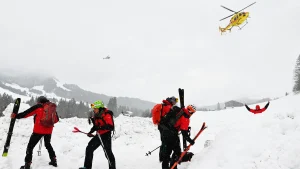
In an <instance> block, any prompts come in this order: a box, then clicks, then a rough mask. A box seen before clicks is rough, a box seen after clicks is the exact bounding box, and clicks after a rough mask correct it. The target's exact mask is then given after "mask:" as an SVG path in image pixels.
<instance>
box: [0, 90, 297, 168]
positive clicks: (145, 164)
mask: <svg viewBox="0 0 300 169" xmlns="http://www.w3.org/2000/svg"><path fill="white" fill-rule="evenodd" d="M299 100H300V95H296V96H287V97H284V98H281V99H279V100H276V101H272V102H271V104H270V107H269V108H268V110H267V111H266V112H264V113H263V114H257V115H254V114H251V113H249V112H248V111H246V109H245V108H243V107H242V108H234V109H228V110H222V111H214V112H197V113H196V114H195V115H193V117H192V119H191V126H192V133H191V134H192V136H194V135H195V134H196V132H197V130H198V129H199V128H200V127H201V124H202V122H203V121H205V122H206V123H207V125H208V128H207V130H206V131H204V132H203V134H202V135H201V136H200V137H199V138H198V140H197V141H196V144H195V145H194V146H192V148H191V151H192V152H194V153H195V156H194V158H193V160H192V162H190V163H183V164H181V165H179V169H199V168H203V169H205V168H207V169H208V168H209V169H221V168H222V169H241V168H242V169H254V168H257V169H298V168H300V161H299V157H300V146H299V142H300V127H299V124H300V104H299ZM264 104H265V103H262V104H260V105H261V106H263V105H264ZM28 107H29V106H28V105H26V104H22V105H21V108H20V109H21V111H22V110H25V109H26V108H28ZM11 110H12V104H11V105H9V106H8V108H7V109H6V111H5V112H4V114H6V116H5V117H2V118H0V134H1V135H2V136H3V137H1V140H0V147H1V151H2V150H3V145H4V142H5V139H6V132H7V130H8V124H9V121H10V119H9V114H10V112H11ZM115 125H116V134H115V136H114V139H113V152H114V154H115V157H116V163H117V168H119V169H120V168H121V169H141V168H143V169H153V168H157V169H158V168H161V167H160V166H161V164H160V163H159V162H158V151H155V152H154V153H153V154H152V155H151V156H145V153H146V152H148V151H149V150H152V149H154V148H156V147H157V146H159V145H160V139H159V134H158V131H157V130H156V127H155V126H153V125H152V123H151V119H149V118H148V119H147V118H138V117H126V116H120V117H118V118H116V119H115ZM74 126H77V127H78V128H79V129H81V130H82V131H89V129H90V127H91V126H89V125H88V123H87V120H86V119H77V118H72V119H63V120H61V122H59V123H58V124H57V125H56V127H55V129H54V134H53V137H52V143H53V147H54V149H55V151H56V154H57V158H58V165H59V166H58V167H57V168H58V169H59V168H61V169H76V168H78V167H80V166H82V165H83V161H84V154H85V147H86V145H87V143H88V141H89V140H90V138H88V137H86V136H85V135H84V134H81V133H72V130H73V127H74ZM32 127H33V123H32V118H28V119H21V120H18V121H17V122H16V126H15V130H14V135H13V139H12V143H11V148H10V150H9V155H8V157H6V158H0V169H16V168H19V167H20V166H21V165H23V163H24V162H23V161H24V157H25V151H26V145H27V143H28V140H29V136H30V134H31V132H32ZM206 140H213V142H212V144H211V145H210V146H209V147H207V148H204V146H203V145H204V143H205V141H206ZM37 149H38V146H36V148H35V149H34V155H33V164H32V167H33V169H51V168H53V167H51V166H48V162H49V159H48V158H49V157H48V154H47V152H46V149H45V148H44V147H43V149H42V156H37ZM93 164H94V169H108V164H107V160H106V158H105V156H104V153H103V150H102V148H101V147H99V148H98V149H97V150H96V151H95V152H94V161H93Z"/></svg>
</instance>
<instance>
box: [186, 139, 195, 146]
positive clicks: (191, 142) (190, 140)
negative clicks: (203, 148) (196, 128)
mask: <svg viewBox="0 0 300 169" xmlns="http://www.w3.org/2000/svg"><path fill="white" fill-rule="evenodd" d="M187 141H188V142H189V143H190V144H191V145H194V144H195V141H194V140H192V139H189V140H187Z"/></svg>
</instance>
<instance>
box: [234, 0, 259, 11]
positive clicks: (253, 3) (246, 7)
mask: <svg viewBox="0 0 300 169" xmlns="http://www.w3.org/2000/svg"><path fill="white" fill-rule="evenodd" d="M255 3H256V2H253V3H252V4H250V5H248V6H246V7H245V8H243V9H241V10H239V11H238V12H241V11H242V10H244V9H246V8H248V7H249V6H251V5H253V4H255Z"/></svg>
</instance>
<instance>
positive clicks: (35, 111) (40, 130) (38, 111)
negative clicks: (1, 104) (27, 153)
mask: <svg viewBox="0 0 300 169" xmlns="http://www.w3.org/2000/svg"><path fill="white" fill-rule="evenodd" d="M43 113H44V108H43V105H42V104H36V105H34V106H32V107H30V108H29V109H27V110H25V111H24V112H22V113H18V114H17V115H16V118H17V119H21V118H27V117H30V116H34V127H33V133H36V134H52V131H53V127H44V126H42V125H41V123H40V121H41V118H42V117H43ZM56 116H57V114H56ZM57 119H58V116H57Z"/></svg>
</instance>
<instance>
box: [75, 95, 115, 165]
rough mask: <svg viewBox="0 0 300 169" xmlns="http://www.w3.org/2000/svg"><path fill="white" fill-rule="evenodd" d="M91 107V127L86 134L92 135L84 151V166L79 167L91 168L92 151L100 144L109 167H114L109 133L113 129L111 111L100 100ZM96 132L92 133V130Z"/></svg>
mask: <svg viewBox="0 0 300 169" xmlns="http://www.w3.org/2000/svg"><path fill="white" fill-rule="evenodd" d="M91 107H92V108H93V109H94V110H93V111H94V115H93V118H92V122H93V127H92V128H91V130H90V132H89V133H88V134H87V136H88V137H92V139H91V140H90V142H89V143H88V145H87V147H86V151H85V160H84V167H81V168H79V169H92V164H93V156H94V151H95V150H96V149H97V148H98V147H99V146H100V145H101V146H102V147H103V150H104V153H105V157H106V158H107V160H108V166H109V169H116V161H115V156H114V154H113V152H112V140H111V133H112V131H114V121H113V112H112V111H111V110H108V109H107V108H105V106H104V103H103V102H102V101H101V100H98V101H96V102H94V103H93V104H92V105H91ZM95 131H96V132H97V133H96V135H93V134H92V133H93V132H95Z"/></svg>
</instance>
